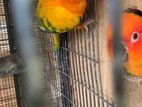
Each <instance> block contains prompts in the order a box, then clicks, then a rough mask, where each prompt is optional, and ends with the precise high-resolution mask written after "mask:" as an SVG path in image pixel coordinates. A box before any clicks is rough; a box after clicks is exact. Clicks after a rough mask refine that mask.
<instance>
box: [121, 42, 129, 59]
mask: <svg viewBox="0 0 142 107" xmlns="http://www.w3.org/2000/svg"><path fill="white" fill-rule="evenodd" d="M122 47H123V49H122V61H123V62H126V61H127V60H128V48H127V47H126V45H125V43H124V42H122Z"/></svg>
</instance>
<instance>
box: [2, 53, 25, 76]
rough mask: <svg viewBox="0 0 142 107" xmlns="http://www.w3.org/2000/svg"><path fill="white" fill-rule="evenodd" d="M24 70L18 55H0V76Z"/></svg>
mask: <svg viewBox="0 0 142 107" xmlns="http://www.w3.org/2000/svg"><path fill="white" fill-rule="evenodd" d="M23 70H24V67H23V64H22V60H21V58H20V56H19V55H17V54H11V55H9V56H6V57H0V76H3V75H8V74H9V75H11V74H16V73H19V72H21V71H23Z"/></svg>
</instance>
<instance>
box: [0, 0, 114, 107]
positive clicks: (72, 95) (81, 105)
mask: <svg viewBox="0 0 142 107" xmlns="http://www.w3.org/2000/svg"><path fill="white" fill-rule="evenodd" d="M90 1H91V2H90V3H89V4H88V6H87V9H86V12H85V14H84V20H88V19H89V18H94V19H95V22H93V23H91V24H90V25H88V32H87V31H86V30H85V29H83V30H78V29H74V30H72V31H70V32H68V33H65V34H62V36H61V50H60V51H59V52H58V53H56V52H55V51H54V40H53V35H52V33H47V32H42V31H41V30H39V29H38V25H37V24H36V23H34V24H33V30H34V37H35V38H36V39H37V41H35V40H33V41H32V43H33V42H34V43H33V44H34V45H35V46H36V48H37V51H38V54H39V55H40V56H41V57H43V58H44V59H45V61H44V66H45V67H44V72H42V76H41V81H42V84H40V86H41V87H40V88H42V96H44V97H45V98H46V100H47V105H46V106H48V107H112V106H113V104H112V101H111V100H110V99H108V98H107V97H106V96H105V95H104V94H103V87H102V80H101V79H102V77H101V75H103V74H101V69H100V66H101V65H100V64H101V63H100V53H99V48H100V46H99V36H100V35H99V33H98V32H99V21H98V11H99V10H98V9H97V4H98V1H97V0H90ZM18 2H19V3H20V1H18ZM22 11H23V10H22ZM94 13H95V14H94ZM16 15H18V14H16ZM30 26H31V25H30ZM26 28H27V27H26ZM26 28H25V27H24V29H25V30H23V34H24V33H26V31H29V29H26ZM29 32H31V31H29ZM23 34H21V33H20V35H23ZM28 36H30V37H31V35H28ZM28 36H27V35H26V36H25V37H22V39H23V40H21V41H22V45H23V44H25V43H24V42H25V41H26V40H27V38H29V37H28ZM30 39H31V38H30ZM3 40H9V39H8V38H4V39H3ZM28 41H29V40H28ZM35 42H36V43H35ZM0 43H1V42H0ZM12 44H14V43H12ZM12 44H10V45H12ZM28 44H29V43H28ZM18 45H19V46H20V45H21V44H18ZM30 45H31V43H30ZM19 46H18V47H19ZM25 46H26V47H24V46H22V49H23V50H25V48H28V49H29V47H28V46H27V43H26V44H25ZM13 47H14V45H13ZM31 48H33V47H31ZM31 48H30V49H31ZM26 52H27V50H26ZM26 52H24V53H23V54H22V55H23V56H24V58H25V57H28V58H29V56H28V55H29V53H26ZM30 52H31V51H30ZM27 54H28V55H27ZM26 60H29V59H27V58H26ZM25 62H26V63H27V64H29V62H28V61H25ZM33 65H34V64H33ZM34 70H35V69H33V70H32V71H31V72H32V73H33V74H34V73H35V72H34ZM30 76H31V75H30ZM14 80H15V81H16V82H15V88H16V93H15V94H16V97H15V98H17V105H18V107H25V106H27V104H26V103H27V101H26V100H25V95H27V94H29V92H28V90H29V87H28V86H27V83H26V82H27V81H24V80H25V74H24V73H20V74H17V75H16V76H15V78H14ZM30 80H35V79H34V78H33V76H32V77H31V79H29V81H30ZM34 83H35V82H34ZM32 86H33V84H32V83H30V89H33V87H32ZM36 88H37V87H36ZM30 92H32V91H30ZM38 92H39V91H38ZM30 95H31V94H30ZM32 95H33V94H32ZM28 96H29V95H28ZM34 96H35V95H34ZM35 97H37V96H35ZM35 99H36V98H35ZM33 103H35V101H33ZM10 107H11V106H10ZM14 107H16V106H14Z"/></svg>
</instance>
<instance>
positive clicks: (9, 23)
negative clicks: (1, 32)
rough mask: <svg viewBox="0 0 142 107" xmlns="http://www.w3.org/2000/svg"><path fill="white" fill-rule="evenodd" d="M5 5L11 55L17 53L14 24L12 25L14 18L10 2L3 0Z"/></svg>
mask: <svg viewBox="0 0 142 107" xmlns="http://www.w3.org/2000/svg"><path fill="white" fill-rule="evenodd" d="M3 4H4V13H5V19H6V27H7V33H8V40H9V47H10V53H14V52H15V51H16V48H15V40H14V32H13V23H12V22H13V21H12V16H11V13H10V12H11V10H10V8H11V7H10V1H9V0H3Z"/></svg>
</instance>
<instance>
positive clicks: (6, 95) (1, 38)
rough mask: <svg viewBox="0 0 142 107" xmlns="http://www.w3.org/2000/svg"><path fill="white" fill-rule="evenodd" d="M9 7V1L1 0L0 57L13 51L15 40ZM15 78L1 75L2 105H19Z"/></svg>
mask: <svg viewBox="0 0 142 107" xmlns="http://www.w3.org/2000/svg"><path fill="white" fill-rule="evenodd" d="M7 9H9V4H8V2H7V1H6V0H0V57H5V56H8V55H10V54H11V53H12V46H13V45H12V43H13V42H14V41H11V37H10V30H9V29H8V28H9V27H10V25H11V23H9V22H8V18H10V17H9V16H8V13H9V12H8V10H7ZM11 30H12V29H11ZM13 52H14V51H13ZM1 66H2V65H1ZM14 80H15V78H14V76H13V75H0V107H17V100H16V99H17V96H16V91H15V81H14Z"/></svg>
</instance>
